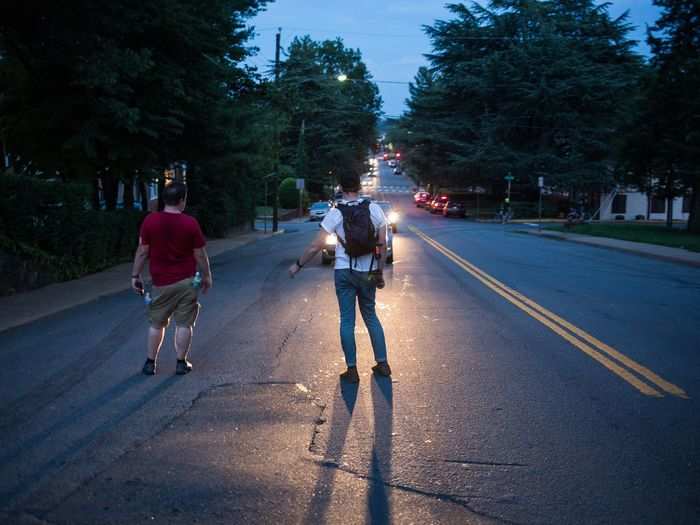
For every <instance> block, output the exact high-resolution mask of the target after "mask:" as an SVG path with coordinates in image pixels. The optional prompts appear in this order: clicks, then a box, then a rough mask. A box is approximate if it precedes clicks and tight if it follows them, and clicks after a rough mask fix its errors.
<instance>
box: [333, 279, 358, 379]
mask: <svg viewBox="0 0 700 525" xmlns="http://www.w3.org/2000/svg"><path fill="white" fill-rule="evenodd" d="M349 273H350V270H335V294H336V296H337V297H338V306H339V308H340V344H341V346H342V347H343V354H345V363H346V364H347V365H348V368H350V367H354V366H357V348H356V346H355V298H356V297H357V290H356V289H355V287H354V286H353V284H352V282H351V281H350V279H349Z"/></svg>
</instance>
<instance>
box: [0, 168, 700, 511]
mask: <svg viewBox="0 0 700 525" xmlns="http://www.w3.org/2000/svg"><path fill="white" fill-rule="evenodd" d="M381 164H382V168H381V174H380V177H379V178H378V180H377V182H376V187H375V191H376V193H377V194H379V196H381V197H382V198H384V199H387V200H391V201H392V202H394V203H395V205H396V206H397V207H398V208H400V210H401V212H402V215H403V219H402V222H401V224H400V226H399V233H398V234H397V235H396V236H395V238H394V250H395V263H394V265H393V268H391V269H389V270H388V271H387V275H386V278H387V283H388V284H387V287H386V288H385V289H384V290H382V291H380V292H379V294H378V309H379V315H380V318H381V319H382V322H383V324H384V327H385V332H386V337H387V343H388V348H389V359H390V363H391V365H392V368H393V370H394V375H393V378H392V380H391V381H389V380H385V379H375V378H373V377H372V376H371V374H370V373H369V369H370V366H371V365H372V364H373V362H372V358H371V356H372V354H371V348H370V346H369V341H368V337H367V332H366V330H365V329H364V327H363V326H361V325H358V328H357V330H356V332H357V337H358V355H359V367H360V370H361V382H360V385H359V387H357V388H341V386H340V385H339V383H338V380H337V374H338V373H339V372H341V371H342V370H343V363H342V353H341V351H340V349H339V341H338V312H337V304H336V299H335V295H334V290H333V282H332V270H331V269H329V268H328V267H324V266H322V265H321V264H320V260H319V261H318V262H317V263H313V264H309V265H307V266H306V267H305V268H304V270H303V271H302V272H301V273H300V274H299V275H298V276H297V278H296V279H294V280H290V279H289V278H288V277H287V275H286V268H287V267H288V266H289V265H290V264H291V263H292V262H293V261H294V260H295V259H296V257H298V256H299V254H300V253H301V251H302V250H303V247H304V246H305V245H306V244H307V243H308V242H309V241H310V239H311V238H312V236H313V235H314V234H315V232H316V231H317V229H318V226H317V225H316V224H313V223H307V224H294V225H293V226H291V227H290V228H289V230H290V231H289V232H288V233H286V234H285V235H281V236H278V237H275V238H272V239H267V240H265V241H261V242H259V243H257V244H254V245H249V246H246V247H243V248H241V249H238V250H235V251H232V252H228V253H226V254H222V255H221V256H219V257H217V258H216V259H215V260H214V272H215V288H214V289H213V291H212V293H211V294H209V295H207V296H206V297H204V298H203V300H202V303H203V304H204V308H203V311H202V315H201V317H200V321H199V323H198V326H197V329H196V334H195V341H194V348H193V354H192V361H193V363H194V365H195V371H194V372H193V373H192V374H190V375H188V376H186V377H176V376H173V375H172V374H173V372H174V368H175V358H174V353H173V351H172V349H171V347H170V344H171V341H170V337H171V334H169V335H168V338H167V339H166V347H164V349H163V351H162V354H161V362H160V368H159V374H158V375H157V376H156V377H154V378H147V377H143V376H141V375H139V370H140V366H141V364H142V361H143V352H144V350H143V343H144V338H145V330H146V324H145V320H144V316H143V306H142V305H141V303H140V301H139V299H138V298H135V297H134V296H132V295H131V294H129V293H122V294H116V295H113V296H109V297H104V298H101V299H99V300H97V301H95V302H93V303H91V304H88V305H83V306H80V307H77V308H74V309H72V310H69V311H65V312H62V313H60V314H58V315H55V316H52V317H50V318H46V319H42V320H40V321H37V322H34V323H32V324H29V325H25V326H22V327H19V328H15V329H12V330H9V331H6V332H3V333H0V349H1V350H0V351H1V352H2V359H3V367H2V369H1V370H0V394H1V395H2V398H3V400H4V403H3V406H2V410H1V411H0V438H1V439H2V442H3V443H4V446H3V448H2V451H1V452H0V521H2V520H3V519H4V520H5V522H7V523H42V522H43V523H57V524H58V523H138V522H141V521H147V522H149V523H153V522H161V523H192V522H193V521H195V520H196V521H198V522H200V523H244V522H245V523H247V522H258V523H269V522H271V521H276V522H282V523H416V524H418V523H551V524H563V523H582V524H588V523H615V524H618V523H630V524H631V523H635V524H639V523H650V524H651V523H697V522H698V516H700V438H699V436H700V432H699V431H700V411H698V410H697V406H696V403H697V399H698V398H699V397H700V379H699V378H700V353H699V352H698V350H699V349H700V271H699V270H698V269H696V268H690V267H685V266H680V265H675V264H671V263H666V262H661V261H656V260H652V259H644V258H640V257H636V256H633V255H629V254H623V253H618V252H613V251H608V250H603V249H598V248H593V247H588V246H583V245H579V244H573V243H564V242H558V241H553V240H549V239H542V238H538V237H534V236H530V235H523V234H521V233H518V231H517V230H518V229H520V228H522V226H513V225H506V226H503V225H500V224H489V223H473V222H470V221H464V220H459V219H444V218H442V217H437V216H431V215H430V214H428V213H427V212H425V211H423V210H419V209H416V208H415V207H414V206H413V204H412V201H411V198H410V187H411V186H412V184H411V183H410V182H409V181H408V180H406V179H405V178H403V177H397V176H394V175H392V174H390V172H389V171H388V169H387V168H386V167H385V166H384V164H383V163H381Z"/></svg>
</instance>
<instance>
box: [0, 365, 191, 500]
mask: <svg viewBox="0 0 700 525" xmlns="http://www.w3.org/2000/svg"><path fill="white" fill-rule="evenodd" d="M178 380H179V377H178V376H172V377H170V378H168V379H166V380H164V381H163V382H161V383H159V384H158V385H157V386H155V387H153V388H151V389H150V390H149V391H147V392H145V393H144V395H143V396H141V398H140V399H136V400H135V401H133V402H132V403H130V404H129V405H128V406H127V407H125V408H124V409H123V410H121V411H120V412H119V413H116V414H114V415H113V416H112V417H111V418H110V419H108V420H106V421H104V422H102V423H101V424H100V425H98V426H97V427H96V428H94V429H93V430H91V431H90V432H89V433H88V434H86V435H84V436H81V437H80V438H79V439H76V440H75V441H73V442H72V443H71V444H70V446H68V447H67V448H66V449H65V450H63V451H62V452H61V453H59V454H57V455H55V456H53V457H52V458H51V459H49V460H47V461H45V462H44V463H42V464H40V465H38V466H37V467H36V468H34V469H32V472H31V473H28V474H27V475H25V476H24V477H22V478H21V480H20V481H19V483H18V484H16V485H14V486H13V487H12V488H9V490H6V491H3V492H2V493H0V502H2V505H1V506H0V508H3V509H12V508H13V507H15V506H16V505H17V503H18V502H19V501H20V500H21V499H22V498H23V497H24V496H26V494H27V493H29V492H30V491H31V490H33V489H34V488H35V487H36V485H37V484H38V483H39V482H40V481H41V480H42V479H44V478H45V477H46V476H50V475H51V474H52V473H54V472H56V471H57V470H61V469H62V468H64V466H65V465H66V464H67V463H68V462H69V461H70V460H73V459H75V458H76V457H77V456H78V455H79V454H80V453H83V452H85V451H86V450H90V449H91V447H94V445H95V441H96V440H97V439H98V438H100V437H102V436H105V435H107V434H108V433H109V432H111V431H113V430H114V429H115V428H116V427H117V425H119V424H120V423H122V422H123V421H125V420H126V419H127V418H128V417H129V416H132V415H134V414H135V413H136V412H138V411H139V410H141V409H142V408H144V407H145V406H146V405H147V404H148V403H149V402H151V401H153V400H155V399H157V398H158V397H160V396H161V395H162V394H163V393H165V392H166V391H167V390H168V389H169V388H170V387H172V386H173V385H174V384H176V383H177V382H178Z"/></svg>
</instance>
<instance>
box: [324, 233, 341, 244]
mask: <svg viewBox="0 0 700 525" xmlns="http://www.w3.org/2000/svg"><path fill="white" fill-rule="evenodd" d="M326 244H330V245H332V246H335V245H336V244H338V237H337V235H336V234H335V233H331V234H330V235H327V236H326Z"/></svg>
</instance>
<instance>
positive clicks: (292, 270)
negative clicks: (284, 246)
mask: <svg viewBox="0 0 700 525" xmlns="http://www.w3.org/2000/svg"><path fill="white" fill-rule="evenodd" d="M299 270H301V268H300V267H299V265H298V264H297V263H294V264H292V265H291V266H290V267H289V277H290V279H294V276H295V275H296V274H298V273H299Z"/></svg>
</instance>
